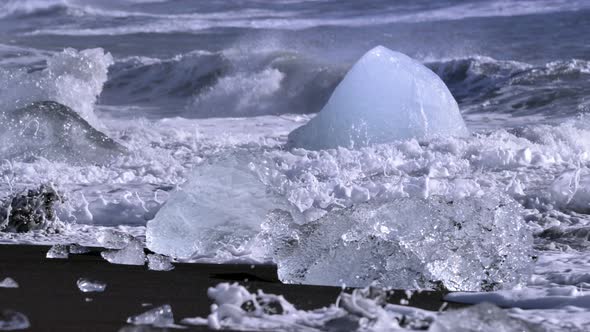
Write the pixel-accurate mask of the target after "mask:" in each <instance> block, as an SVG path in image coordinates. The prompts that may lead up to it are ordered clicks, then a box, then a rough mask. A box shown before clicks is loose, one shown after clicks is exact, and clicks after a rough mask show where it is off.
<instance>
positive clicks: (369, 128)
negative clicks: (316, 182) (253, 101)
mask: <svg viewBox="0 0 590 332" xmlns="http://www.w3.org/2000/svg"><path fill="white" fill-rule="evenodd" d="M438 135H442V136H467V135H468V131H467V127H466V126H465V123H464V121H463V118H462V117H461V113H460V112H459V107H458V105H457V102H456V101H455V99H454V98H453V96H452V95H451V92H450V91H449V89H448V88H447V86H446V85H445V84H444V82H443V81H442V80H441V79H440V78H439V77H438V76H437V75H436V74H435V73H433V72H432V71H431V70H430V69H428V68H426V67H425V66H424V65H422V64H421V63H420V62H418V61H416V60H414V59H412V58H410V57H408V56H406V55H404V54H402V53H399V52H395V51H392V50H390V49H388V48H386V47H383V46H377V47H375V48H373V49H372V50H370V51H369V52H367V53H366V54H365V55H363V56H362V57H361V58H360V60H358V61H357V63H356V64H355V65H354V66H353V67H352V68H351V69H350V71H349V72H348V73H347V74H346V76H345V77H344V79H343V80H342V82H341V83H340V84H339V85H338V87H336V89H335V90H334V92H333V93H332V96H331V97H330V100H329V101H328V103H327V104H326V106H324V108H323V109H322V110H321V111H320V113H319V114H318V115H317V116H316V117H315V118H313V119H311V120H310V121H309V122H308V123H307V124H305V125H304V126H302V127H300V128H297V129H295V130H294V131H293V132H291V133H290V134H289V142H288V145H289V146H291V147H298V148H305V149H308V150H322V149H329V148H336V147H339V146H341V147H348V148H357V147H361V146H367V145H370V144H379V143H385V142H391V141H395V140H401V139H409V138H431V137H434V136H438Z"/></svg>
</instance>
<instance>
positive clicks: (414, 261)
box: [261, 194, 532, 291]
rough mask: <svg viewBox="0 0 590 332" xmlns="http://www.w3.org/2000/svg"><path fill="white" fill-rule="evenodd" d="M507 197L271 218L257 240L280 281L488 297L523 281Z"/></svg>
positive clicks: (521, 244)
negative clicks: (300, 221)
mask: <svg viewBox="0 0 590 332" xmlns="http://www.w3.org/2000/svg"><path fill="white" fill-rule="evenodd" d="M521 213H522V212H521V207H520V205H519V204H518V203H516V202H515V201H514V200H512V199H511V198H509V197H505V196H499V195H497V194H494V195H486V196H484V197H481V198H471V197H468V198H463V199H457V200H446V199H444V198H442V197H437V196H432V197H430V198H428V199H422V198H399V199H395V200H392V201H389V202H384V203H376V202H375V203H364V204H358V205H355V206H353V207H351V208H347V209H343V210H339V211H335V212H330V213H328V214H327V215H325V216H324V217H322V218H320V219H318V220H317V221H314V222H310V223H307V224H304V225H297V224H295V223H293V222H292V221H291V220H290V216H289V214H288V213H284V212H282V211H275V212H274V213H272V214H271V215H270V216H269V219H268V221H267V222H266V223H265V224H264V225H263V228H264V229H265V231H264V233H263V234H262V236H261V238H262V239H263V241H264V242H266V244H267V245H268V247H269V251H270V252H271V253H272V255H273V258H274V261H275V262H276V263H277V265H278V274H279V278H280V279H281V281H283V282H286V283H303V284H317V285H332V286H337V285H342V284H345V285H346V286H353V287H364V286H367V285H369V284H370V283H371V282H373V281H377V282H379V284H382V285H387V286H391V287H394V288H406V289H407V288H440V287H442V288H444V289H448V290H471V291H473V290H492V289H497V288H501V287H508V286H515V285H518V284H520V283H523V282H526V280H527V279H528V276H529V275H530V273H531V266H532V258H531V255H532V237H531V236H530V231H529V230H528V229H527V227H526V225H525V223H524V220H523V219H522V216H521Z"/></svg>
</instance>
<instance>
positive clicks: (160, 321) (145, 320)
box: [127, 304, 174, 327]
mask: <svg viewBox="0 0 590 332" xmlns="http://www.w3.org/2000/svg"><path fill="white" fill-rule="evenodd" d="M127 323H129V324H133V325H152V326H156V327H170V326H174V315H173V314H172V308H171V307H170V305H168V304H165V305H163V306H161V307H157V308H154V309H151V310H148V311H146V312H144V313H142V314H139V315H136V316H131V317H129V318H127Z"/></svg>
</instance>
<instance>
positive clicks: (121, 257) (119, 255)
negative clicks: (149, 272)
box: [100, 239, 145, 265]
mask: <svg viewBox="0 0 590 332" xmlns="http://www.w3.org/2000/svg"><path fill="white" fill-rule="evenodd" d="M100 255H101V256H102V258H104V259H106V260H107V261H109V263H112V264H124V265H144V264H145V253H144V252H143V246H142V245H141V243H140V242H139V241H137V240H135V239H133V240H131V241H130V242H129V244H127V246H126V247H125V248H124V249H120V250H106V251H103V252H101V253H100Z"/></svg>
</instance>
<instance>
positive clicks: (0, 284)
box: [0, 277, 18, 288]
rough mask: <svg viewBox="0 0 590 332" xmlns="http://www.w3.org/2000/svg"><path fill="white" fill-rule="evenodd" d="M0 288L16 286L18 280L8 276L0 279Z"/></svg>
mask: <svg viewBox="0 0 590 332" xmlns="http://www.w3.org/2000/svg"><path fill="white" fill-rule="evenodd" d="M0 288H18V282H16V281H15V280H14V279H12V278H10V277H6V278H4V280H2V281H0Z"/></svg>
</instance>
